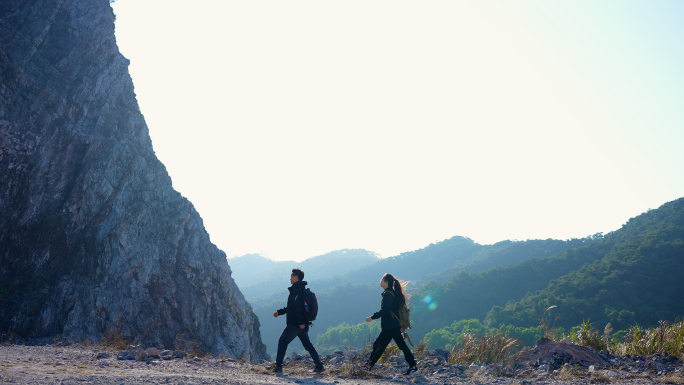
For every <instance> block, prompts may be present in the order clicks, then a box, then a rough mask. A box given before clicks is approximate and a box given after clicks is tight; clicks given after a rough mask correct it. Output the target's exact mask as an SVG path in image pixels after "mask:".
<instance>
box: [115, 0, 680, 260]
mask: <svg viewBox="0 0 684 385" xmlns="http://www.w3.org/2000/svg"><path fill="white" fill-rule="evenodd" d="M112 5H113V8H114V10H115V14H116V18H117V19H116V20H117V21H116V38H117V44H118V45H119V47H120V49H121V52H122V53H123V55H124V56H126V57H127V58H128V59H130V61H131V64H130V67H129V71H130V73H131V76H132V78H133V82H134V85H135V92H136V95H137V99H138V102H139V104H140V108H141V111H142V113H143V115H144V117H145V120H146V122H147V124H148V126H149V129H150V136H151V138H152V141H153V146H154V150H155V152H156V154H157V156H158V157H159V159H160V160H161V161H162V162H163V163H164V165H165V166H166V167H167V170H168V172H169V175H170V176H171V178H172V180H173V186H174V188H175V189H177V190H178V191H179V192H181V194H182V195H183V196H185V197H187V198H188V199H189V200H190V201H191V202H192V203H193V204H194V205H195V208H196V209H197V211H198V212H199V213H200V215H201V216H202V218H203V220H204V225H205V227H206V229H207V231H208V233H209V234H210V236H211V240H212V242H213V243H215V244H216V245H217V246H218V247H219V248H220V249H222V250H224V251H225V252H226V254H227V255H228V256H229V257H234V256H240V255H244V254H248V253H259V254H262V255H265V256H268V257H269V258H271V259H273V260H294V261H301V260H304V259H307V258H310V257H313V256H318V255H322V254H325V253H328V252H330V251H334V250H339V249H345V248H348V249H366V250H369V251H374V252H376V253H378V254H379V255H380V256H381V257H384V258H386V257H390V256H394V255H398V254H400V253H402V252H407V251H413V250H417V249H420V248H423V247H425V246H427V245H429V244H431V243H435V242H439V241H442V240H444V239H448V238H451V237H453V236H456V235H460V236H464V237H468V238H471V239H472V240H473V241H475V242H477V243H480V244H493V243H496V242H499V241H503V240H513V239H518V240H526V239H548V238H552V239H571V238H584V237H586V236H589V235H592V234H595V233H599V232H603V233H608V232H611V231H615V230H617V229H619V228H620V227H621V226H622V225H623V224H624V223H625V222H627V220H629V219H630V218H632V217H635V216H637V215H639V214H641V213H643V212H646V211H647V210H648V209H655V208H657V207H659V206H661V205H662V204H664V203H666V202H668V201H672V200H674V199H677V198H680V197H683V196H684V178H681V176H680V174H679V173H680V170H682V169H684V151H681V145H682V144H684V114H682V113H681V111H680V110H681V106H682V105H684V72H682V71H681V68H684V46H682V45H681V44H680V42H679V39H678V38H677V37H678V36H684V24H683V23H681V22H680V19H681V18H680V17H679V16H680V15H683V14H684V3H682V2H677V1H664V0H662V1H654V2H649V3H643V2H640V1H630V0H625V1H616V0H607V1H603V2H592V1H588V0H578V1H573V2H544V1H539V0H521V1H517V2H505V1H477V2H474V1H472V2H470V1H463V2H450V1H434V2H429V3H414V2H395V1H392V2H390V1H378V2H361V1H348V2H344V3H321V2H315V1H294V2H277V1H272V0H266V1H262V2H223V3H217V2H212V1H204V0H200V1H197V2H193V3H189V2H185V1H178V0H167V1H163V2H162V1H160V0H146V1H133V0H118V1H116V2H115V3H113V4H112Z"/></svg>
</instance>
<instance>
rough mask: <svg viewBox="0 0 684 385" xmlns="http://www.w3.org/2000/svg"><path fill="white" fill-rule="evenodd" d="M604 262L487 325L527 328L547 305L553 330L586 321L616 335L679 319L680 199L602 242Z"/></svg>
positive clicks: (682, 311) (683, 266) (683, 269)
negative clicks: (635, 326)
mask: <svg viewBox="0 0 684 385" xmlns="http://www.w3.org/2000/svg"><path fill="white" fill-rule="evenodd" d="M595 247H597V248H599V247H601V248H609V250H608V251H607V252H606V254H605V256H604V257H603V258H602V259H600V260H598V261H596V262H594V263H592V264H588V265H585V266H584V267H582V268H581V269H578V270H577V271H574V272H571V273H569V274H567V275H564V276H562V277H559V278H557V279H554V280H553V281H551V282H550V283H549V285H548V286H547V287H546V288H544V289H543V290H540V291H538V292H534V293H529V294H527V295H526V296H525V297H524V298H522V299H521V300H519V301H517V302H511V303H509V304H507V305H506V306H505V308H495V309H493V310H492V311H491V312H490V314H489V315H488V322H489V323H491V324H494V325H496V324H501V323H506V324H515V325H529V324H530V323H531V322H534V320H535V319H536V318H539V315H540V314H541V311H543V309H544V308H545V307H548V306H550V305H556V306H558V307H557V308H556V309H554V317H556V316H557V317H558V319H557V320H556V323H557V325H558V326H563V327H569V326H574V325H577V324H579V323H581V322H582V321H583V320H589V319H591V321H592V322H595V323H597V324H598V325H605V324H607V323H608V322H610V323H611V324H612V326H613V327H614V328H615V329H616V330H618V329H624V328H627V327H629V326H631V325H633V324H634V323H639V324H644V325H651V326H653V325H656V324H657V322H658V321H660V320H671V321H674V320H676V319H679V318H681V317H682V316H684V302H683V301H681V293H682V290H683V289H684V198H682V199H678V200H675V201H672V202H669V203H666V204H664V205H662V206H661V207H660V208H658V209H656V210H651V211H649V212H647V213H644V214H642V215H639V216H638V217H636V218H632V219H631V220H630V221H629V222H627V224H625V226H624V227H623V228H622V229H620V230H619V231H616V232H615V233H612V234H611V235H610V236H608V237H606V238H605V239H604V240H603V241H602V242H601V243H600V244H597V245H595Z"/></svg>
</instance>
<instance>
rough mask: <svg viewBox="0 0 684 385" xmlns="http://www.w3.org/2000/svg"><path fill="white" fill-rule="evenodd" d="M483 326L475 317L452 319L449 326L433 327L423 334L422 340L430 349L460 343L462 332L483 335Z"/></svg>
mask: <svg viewBox="0 0 684 385" xmlns="http://www.w3.org/2000/svg"><path fill="white" fill-rule="evenodd" d="M484 332H485V326H484V325H483V324H482V323H481V322H480V321H479V320H476V319H469V320H460V321H454V323H452V324H451V325H449V326H445V327H443V328H441V329H435V330H432V331H431V332H429V333H428V334H426V335H425V337H424V338H423V341H424V342H425V343H426V344H427V346H428V348H430V349H437V348H448V347H449V346H452V347H453V346H456V345H460V344H461V342H462V339H463V335H464V334H477V335H483V334H484Z"/></svg>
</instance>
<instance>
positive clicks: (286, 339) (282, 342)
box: [275, 325, 321, 365]
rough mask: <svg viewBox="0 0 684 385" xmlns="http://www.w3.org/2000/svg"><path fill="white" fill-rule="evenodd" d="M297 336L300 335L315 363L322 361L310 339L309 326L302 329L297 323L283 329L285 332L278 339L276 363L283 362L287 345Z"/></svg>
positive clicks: (280, 363)
mask: <svg viewBox="0 0 684 385" xmlns="http://www.w3.org/2000/svg"><path fill="white" fill-rule="evenodd" d="M295 337H299V340H300V341H301V342H302V346H304V349H306V351H307V352H309V354H310V355H311V358H313V361H314V363H316V364H317V363H319V362H321V358H320V357H319V356H318V352H317V351H316V348H314V346H313V344H311V341H310V340H309V327H308V326H307V327H305V328H304V329H300V328H299V326H297V325H287V326H286V327H285V330H283V334H281V335H280V339H279V340H278V353H277V354H276V361H275V362H276V365H282V364H283V360H284V359H285V352H286V351H287V345H289V344H290V342H292V340H294V339H295Z"/></svg>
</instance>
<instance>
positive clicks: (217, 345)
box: [0, 0, 265, 359]
mask: <svg viewBox="0 0 684 385" xmlns="http://www.w3.org/2000/svg"><path fill="white" fill-rule="evenodd" d="M128 64H129V61H128V60H127V59H126V58H124V57H123V56H122V55H121V53H119V50H118V48H117V46H116V41H115V37H114V14H113V11H112V9H111V7H110V5H109V1H108V0H69V1H66V0H3V1H2V2H0V187H1V188H0V332H2V333H5V335H7V334H12V335H14V336H16V337H18V338H22V339H25V340H30V339H41V338H52V337H55V336H61V337H62V338H65V339H69V340H72V341H81V340H84V339H91V340H93V341H98V340H99V339H101V338H102V336H103V335H104V334H105V333H107V332H108V331H117V332H121V333H123V335H124V336H125V337H127V338H137V340H138V341H139V342H140V343H142V344H145V345H163V346H165V347H167V348H170V347H173V346H174V345H175V344H176V342H177V341H178V340H179V339H184V340H188V341H196V342H197V343H199V344H200V346H202V347H203V348H204V349H208V350H210V351H212V352H215V353H219V352H221V353H226V354H231V355H234V356H238V357H240V356H241V357H246V356H249V357H250V358H252V359H256V358H261V357H264V355H265V347H264V345H263V344H262V342H261V338H260V334H259V321H258V319H257V317H256V316H255V315H254V313H253V312H252V308H251V307H250V305H249V304H248V303H247V302H246V301H245V300H244V298H243V296H242V294H241V293H240V291H239V289H238V288H237V286H236V285H235V283H234V281H233V279H232V278H231V270H230V268H229V266H228V264H227V262H226V258H225V254H224V253H223V252H222V251H220V250H219V249H218V248H217V247H216V246H214V245H213V244H212V243H211V241H210V239H209V235H208V234H207V232H206V231H205V229H204V226H203V223H202V219H201V217H200V216H199V214H198V213H197V212H196V211H195V209H194V207H193V206H192V204H191V203H190V202H189V201H188V200H187V199H185V198H183V197H182V196H181V195H180V194H179V193H178V192H176V191H175V190H174V189H173V187H172V184H171V179H170V178H169V175H168V174H167V172H166V169H165V167H164V165H163V164H161V163H160V162H159V160H158V159H157V158H156V156H155V154H154V151H153V149H152V142H151V140H150V136H149V133H148V129H147V125H146V124H145V120H144V118H143V116H142V114H141V112H140V109H139V107H138V104H137V101H136V98H135V93H134V89H133V83H132V80H131V77H130V75H129V73H128ZM170 113H172V112H171V111H170Z"/></svg>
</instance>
